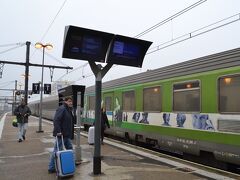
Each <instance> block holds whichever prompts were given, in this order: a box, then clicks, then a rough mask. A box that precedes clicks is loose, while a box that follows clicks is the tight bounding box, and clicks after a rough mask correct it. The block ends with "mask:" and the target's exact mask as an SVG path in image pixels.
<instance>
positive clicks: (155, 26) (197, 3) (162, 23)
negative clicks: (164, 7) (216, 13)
mask: <svg viewBox="0 0 240 180" xmlns="http://www.w3.org/2000/svg"><path fill="white" fill-rule="evenodd" d="M206 1H207V0H200V1H198V2H196V3H194V4H192V5H191V6H188V7H187V8H185V9H183V10H181V11H179V12H178V13H176V14H174V15H172V16H170V17H168V18H167V19H165V20H163V21H161V22H159V23H157V24H155V25H154V26H152V27H150V28H148V29H146V30H145V31H143V32H141V33H139V34H138V35H136V36H135V38H139V37H141V36H143V35H145V34H147V33H149V32H151V31H153V30H154V29H156V28H158V27H159V26H162V25H164V24H166V23H167V22H169V21H171V20H173V19H175V18H177V17H178V16H180V15H182V14H184V13H185V12H188V11H189V10H191V9H193V8H195V7H196V6H198V5H200V4H202V3H204V2H206Z"/></svg>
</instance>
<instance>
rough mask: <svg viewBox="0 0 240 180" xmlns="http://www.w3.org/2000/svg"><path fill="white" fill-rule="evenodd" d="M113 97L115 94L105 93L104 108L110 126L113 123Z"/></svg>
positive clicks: (103, 98)
mask: <svg viewBox="0 0 240 180" xmlns="http://www.w3.org/2000/svg"><path fill="white" fill-rule="evenodd" d="M113 97H114V93H113V92H108V93H104V94H103V97H102V106H103V107H105V108H106V113H107V116H108V120H109V123H110V124H112V122H113ZM112 125H113V124H112Z"/></svg>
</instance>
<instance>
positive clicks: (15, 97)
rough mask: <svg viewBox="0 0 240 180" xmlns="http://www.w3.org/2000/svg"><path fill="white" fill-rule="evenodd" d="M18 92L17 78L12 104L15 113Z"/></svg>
mask: <svg viewBox="0 0 240 180" xmlns="http://www.w3.org/2000/svg"><path fill="white" fill-rule="evenodd" d="M16 92H17V80H15V89H14V90H13V104H12V107H13V111H12V112H13V113H12V114H14V110H15V108H16V105H17V104H16V102H17V96H16Z"/></svg>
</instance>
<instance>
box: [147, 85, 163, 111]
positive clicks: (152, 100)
mask: <svg viewBox="0 0 240 180" xmlns="http://www.w3.org/2000/svg"><path fill="white" fill-rule="evenodd" d="M143 110H144V111H148V112H151V111H161V92H160V87H159V86H158V87H151V88H145V89H144V90H143Z"/></svg>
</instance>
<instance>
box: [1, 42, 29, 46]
mask: <svg viewBox="0 0 240 180" xmlns="http://www.w3.org/2000/svg"><path fill="white" fill-rule="evenodd" d="M21 44H25V43H22V42H19V43H11V44H1V45H0V47H8V46H16V45H17V46H18V45H21Z"/></svg>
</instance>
